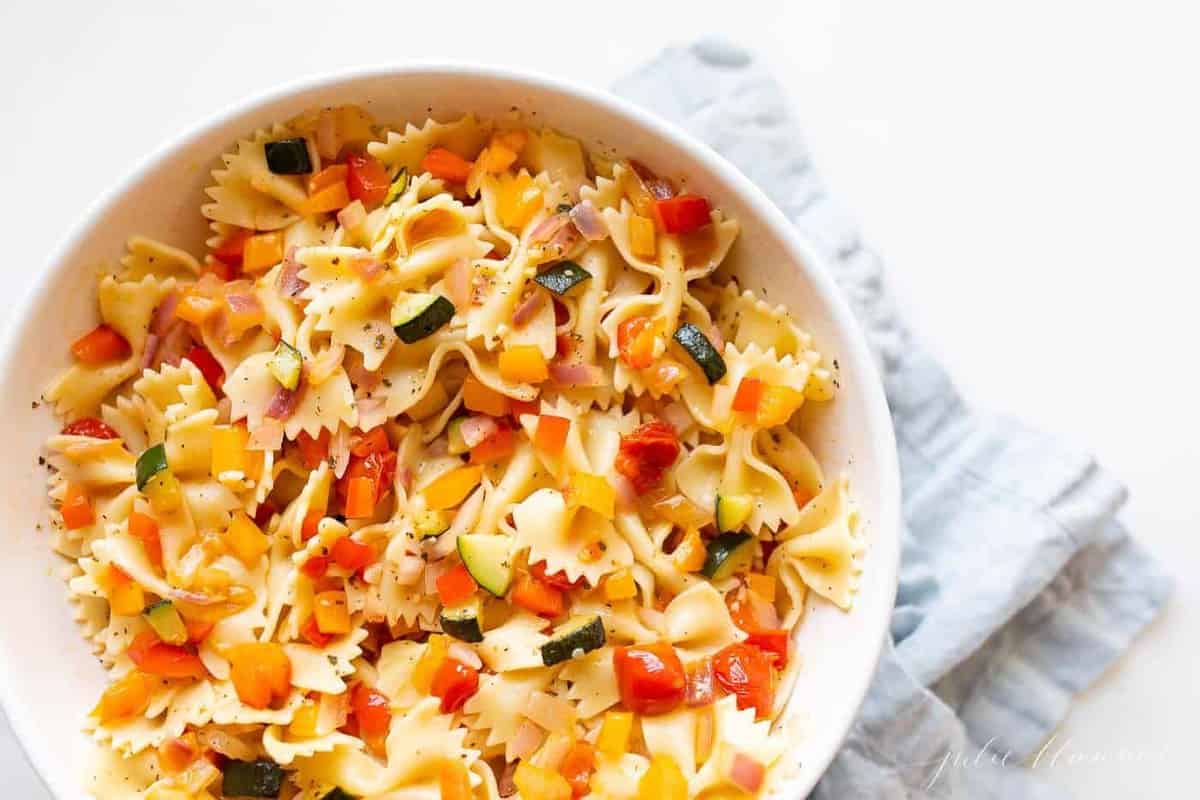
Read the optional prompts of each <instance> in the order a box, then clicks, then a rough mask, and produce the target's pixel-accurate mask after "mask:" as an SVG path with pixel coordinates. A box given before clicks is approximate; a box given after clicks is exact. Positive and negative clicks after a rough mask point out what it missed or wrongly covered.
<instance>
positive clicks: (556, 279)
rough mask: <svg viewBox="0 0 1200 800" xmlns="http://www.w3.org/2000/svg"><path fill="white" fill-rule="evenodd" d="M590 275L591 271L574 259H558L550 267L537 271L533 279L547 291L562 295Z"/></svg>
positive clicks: (587, 278)
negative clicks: (558, 260)
mask: <svg viewBox="0 0 1200 800" xmlns="http://www.w3.org/2000/svg"><path fill="white" fill-rule="evenodd" d="M591 277H592V273H590V272H588V271H587V270H586V269H584V268H583V267H581V266H579V265H578V264H576V263H575V262H574V261H560V262H558V263H557V264H555V265H554V266H552V267H550V269H547V270H545V271H543V272H539V273H538V274H537V275H535V276H534V277H533V280H534V281H535V282H536V283H537V284H538V285H540V286H542V287H544V288H545V289H546V290H547V291H550V292H552V293H554V294H556V295H558V296H559V297H562V296H563V295H565V294H566V293H567V292H569V291H571V290H572V289H574V288H575V287H576V286H578V285H579V284H581V283H583V282H584V281H586V280H590V279H591Z"/></svg>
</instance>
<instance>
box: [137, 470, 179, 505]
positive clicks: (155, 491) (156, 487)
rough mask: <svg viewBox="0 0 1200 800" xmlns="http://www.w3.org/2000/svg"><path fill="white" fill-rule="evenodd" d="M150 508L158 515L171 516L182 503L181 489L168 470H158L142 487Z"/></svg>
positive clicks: (177, 480) (176, 479)
mask: <svg viewBox="0 0 1200 800" xmlns="http://www.w3.org/2000/svg"><path fill="white" fill-rule="evenodd" d="M142 494H144V495H145V496H146V499H147V500H149V501H150V507H151V508H153V509H154V510H155V511H157V512H158V513H160V514H172V513H174V512H175V511H177V510H178V509H179V506H180V504H182V503H183V487H182V486H180V485H179V479H178V478H176V477H175V475H174V473H172V472H171V470H169V469H164V470H160V471H159V472H158V474H156V475H155V476H154V477H153V478H151V479H150V480H149V481H147V482H146V485H145V486H143V487H142Z"/></svg>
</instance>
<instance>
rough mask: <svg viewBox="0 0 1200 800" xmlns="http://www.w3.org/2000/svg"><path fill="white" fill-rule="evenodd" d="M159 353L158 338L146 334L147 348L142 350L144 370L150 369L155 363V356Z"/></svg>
mask: <svg viewBox="0 0 1200 800" xmlns="http://www.w3.org/2000/svg"><path fill="white" fill-rule="evenodd" d="M157 352H158V336H157V335H155V334H153V333H148V334H146V346H145V348H144V349H143V350H142V363H141V368H142V369H150V365H151V364H153V363H154V356H155V354H156V353H157Z"/></svg>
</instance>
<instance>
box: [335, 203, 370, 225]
mask: <svg viewBox="0 0 1200 800" xmlns="http://www.w3.org/2000/svg"><path fill="white" fill-rule="evenodd" d="M337 221H338V224H339V225H341V226H342V227H343V228H345V229H346V230H353V229H354V228H357V227H358V226H359V225H362V224H363V223H364V222H366V221H367V209H366V206H364V205H363V204H362V200H355V201H354V202H353V203H351V204H350V205H348V206H346V207H345V208H343V209H342V210H341V211H339V212H338V213H337Z"/></svg>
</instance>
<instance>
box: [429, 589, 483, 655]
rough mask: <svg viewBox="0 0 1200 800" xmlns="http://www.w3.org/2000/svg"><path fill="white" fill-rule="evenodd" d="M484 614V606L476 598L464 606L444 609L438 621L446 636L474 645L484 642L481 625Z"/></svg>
mask: <svg viewBox="0 0 1200 800" xmlns="http://www.w3.org/2000/svg"><path fill="white" fill-rule="evenodd" d="M482 614H483V604H482V602H480V600H479V598H478V597H476V598H475V599H474V600H472V601H471V602H470V603H467V604H466V605H464V606H459V607H458V608H443V609H442V613H441V614H440V615H439V618H438V621H439V622H440V623H441V624H442V631H444V632H445V633H446V635H448V636H453V637H454V638H455V639H458V640H460V641H464V642H470V643H471V644H474V643H476V642H482V641H483V628H482V627H480V623H479V620H480V617H481V616H482Z"/></svg>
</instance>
